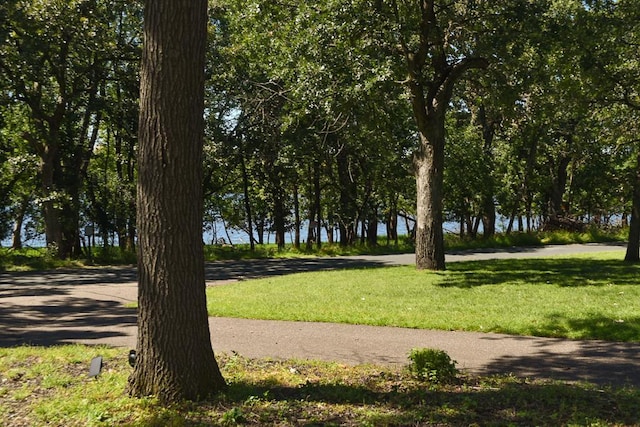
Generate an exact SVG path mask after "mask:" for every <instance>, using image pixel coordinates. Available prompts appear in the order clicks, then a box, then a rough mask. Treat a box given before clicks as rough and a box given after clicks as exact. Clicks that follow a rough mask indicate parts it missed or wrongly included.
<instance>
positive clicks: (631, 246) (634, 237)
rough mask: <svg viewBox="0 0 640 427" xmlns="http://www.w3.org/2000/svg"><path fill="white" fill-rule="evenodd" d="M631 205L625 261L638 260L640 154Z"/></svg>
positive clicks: (639, 235) (639, 242)
mask: <svg viewBox="0 0 640 427" xmlns="http://www.w3.org/2000/svg"><path fill="white" fill-rule="evenodd" d="M631 203H632V207H631V222H630V223H629V243H628V244H627V253H626V255H625V257H624V260H625V261H627V262H640V154H639V155H638V164H637V166H636V175H635V179H634V182H633V200H632V202H631Z"/></svg>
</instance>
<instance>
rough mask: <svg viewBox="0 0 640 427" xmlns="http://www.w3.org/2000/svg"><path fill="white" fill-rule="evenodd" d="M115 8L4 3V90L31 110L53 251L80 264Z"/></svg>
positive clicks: (58, 1) (30, 129)
mask: <svg viewBox="0 0 640 427" xmlns="http://www.w3.org/2000/svg"><path fill="white" fill-rule="evenodd" d="M109 6H110V4H108V3H107V2H97V1H94V0H74V1H66V0H65V1H62V0H48V1H39V2H18V1H9V2H4V3H3V4H2V5H1V6H0V17H1V18H2V19H3V22H2V27H3V32H4V34H5V35H6V36H5V37H3V38H2V39H1V41H0V70H2V72H3V74H4V76H5V80H4V83H5V85H4V86H3V90H4V91H5V94H6V96H8V98H9V100H10V102H11V103H12V104H15V105H23V106H25V107H26V108H27V111H28V113H27V114H28V118H29V123H28V126H27V129H25V132H24V133H23V138H24V139H25V140H26V141H28V143H29V148H30V151H31V152H32V153H33V154H36V155H37V156H38V157H39V159H40V170H39V171H38V176H39V179H40V185H39V187H40V188H39V194H38V195H39V200H40V203H41V206H42V211H43V217H44V223H45V232H46V240H47V244H49V245H55V246H57V249H58V255H59V256H60V257H69V256H78V255H79V250H80V244H79V235H78V227H79V220H80V208H81V206H80V200H81V197H80V193H81V188H82V184H83V182H84V179H83V177H84V174H85V173H86V170H87V167H88V164H89V160H90V158H91V155H92V151H93V147H94V145H95V143H96V141H97V137H98V129H99V126H100V122H101V120H102V111H101V108H100V104H101V88H102V87H103V84H104V81H105V78H106V75H107V65H108V63H109V60H110V59H111V57H112V56H113V51H112V48H113V46H114V45H113V43H112V39H111V36H112V32H111V30H112V28H111V27H110V23H111V22H113V16H112V14H111V9H110V7H109Z"/></svg>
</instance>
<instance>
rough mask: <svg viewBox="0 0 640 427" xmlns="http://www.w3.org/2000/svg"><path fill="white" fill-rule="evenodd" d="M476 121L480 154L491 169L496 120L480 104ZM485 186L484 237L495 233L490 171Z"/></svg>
mask: <svg viewBox="0 0 640 427" xmlns="http://www.w3.org/2000/svg"><path fill="white" fill-rule="evenodd" d="M478 121H479V122H480V125H481V126H482V140H483V147H482V155H483V161H484V162H486V163H487V164H489V168H488V169H489V170H490V171H493V169H494V165H493V153H492V152H491V146H492V145H493V138H494V136H495V128H496V125H497V123H498V122H497V121H496V120H490V119H489V118H488V117H487V109H486V107H485V106H484V105H480V109H479V111H478ZM484 178H485V180H486V181H485V186H484V191H483V192H482V201H481V208H482V234H483V236H484V237H491V236H493V235H494V234H495V233H496V207H495V204H494V202H493V198H494V196H495V194H494V193H495V188H494V187H495V185H494V179H493V176H492V175H491V173H489V175H488V176H485V177H484Z"/></svg>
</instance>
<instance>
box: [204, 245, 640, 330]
mask: <svg viewBox="0 0 640 427" xmlns="http://www.w3.org/2000/svg"><path fill="white" fill-rule="evenodd" d="M619 256H620V254H619V253H603V254H589V255H580V256H574V257H567V258H544V259H515V260H490V261H473V262H460V263H450V264H449V265H448V270H447V271H445V272H425V271H417V270H416V269H415V268H414V267H410V266H401V267H385V268H365V269H355V270H341V271H325V272H311V273H299V274H291V275H286V276H278V277H269V278H264V279H259V280H248V281H245V282H237V283H234V284H231V285H226V286H217V287H212V288H209V289H208V290H207V295H208V308H209V313H210V315H212V316H222V317H242V318H256V319H275V320H294V321H319V322H339V323H353V324H364V325H377V326H399V327H410V328H422V329H441V330H466V331H484V332H489V331H491V332H503V333H509V334H516V335H536V336H552V337H567V338H584V339H592V338H597V339H605V340H615V341H640V315H639V314H638V313H640V287H639V286H637V285H638V284H639V279H638V277H640V266H638V265H631V264H626V263H623V262H622V261H621V260H620V259H619ZM505 307H509V309H508V310H505Z"/></svg>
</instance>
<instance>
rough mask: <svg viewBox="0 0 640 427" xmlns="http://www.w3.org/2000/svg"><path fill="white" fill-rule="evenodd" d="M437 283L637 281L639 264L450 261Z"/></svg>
mask: <svg viewBox="0 0 640 427" xmlns="http://www.w3.org/2000/svg"><path fill="white" fill-rule="evenodd" d="M447 268H448V273H447V275H446V276H445V278H444V279H443V281H442V283H441V284H440V286H443V287H458V288H473V287H476V286H487V285H498V284H505V283H513V284H518V283H546V284H552V285H555V286H561V287H578V286H606V285H608V284H613V285H637V284H640V280H638V277H639V275H640V265H638V264H628V263H624V262H622V261H618V260H599V259H588V258H557V259H551V258H539V259H508V260H490V261H468V262H460V263H451V264H449V265H448V266H447Z"/></svg>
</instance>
